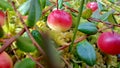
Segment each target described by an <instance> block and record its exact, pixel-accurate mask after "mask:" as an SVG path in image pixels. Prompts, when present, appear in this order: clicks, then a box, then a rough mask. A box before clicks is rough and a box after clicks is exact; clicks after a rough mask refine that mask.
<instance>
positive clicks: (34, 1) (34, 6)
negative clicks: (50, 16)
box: [27, 0, 42, 27]
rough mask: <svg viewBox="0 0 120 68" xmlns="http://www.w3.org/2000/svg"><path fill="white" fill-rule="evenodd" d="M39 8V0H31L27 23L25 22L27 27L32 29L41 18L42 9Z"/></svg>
mask: <svg viewBox="0 0 120 68" xmlns="http://www.w3.org/2000/svg"><path fill="white" fill-rule="evenodd" d="M40 6H41V5H40V1H39V0H31V2H30V10H29V15H28V21H27V26H28V27H33V26H34V25H35V24H36V22H37V21H38V20H39V19H40V17H41V16H42V9H41V7H40Z"/></svg>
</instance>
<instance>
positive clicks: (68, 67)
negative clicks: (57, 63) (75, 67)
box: [61, 57, 72, 68]
mask: <svg viewBox="0 0 120 68" xmlns="http://www.w3.org/2000/svg"><path fill="white" fill-rule="evenodd" d="M61 59H62V60H63V61H64V62H65V64H66V65H67V68H72V67H71V65H70V64H69V63H68V61H67V60H65V59H64V58H63V57H61Z"/></svg>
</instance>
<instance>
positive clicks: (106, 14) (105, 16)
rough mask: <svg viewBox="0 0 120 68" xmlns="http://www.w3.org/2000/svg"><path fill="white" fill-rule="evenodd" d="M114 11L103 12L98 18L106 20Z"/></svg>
mask: <svg viewBox="0 0 120 68" xmlns="http://www.w3.org/2000/svg"><path fill="white" fill-rule="evenodd" d="M113 12H114V11H109V12H107V13H104V14H103V15H102V16H101V17H100V20H102V21H107V20H108V17H109V15H110V14H112V13H113Z"/></svg>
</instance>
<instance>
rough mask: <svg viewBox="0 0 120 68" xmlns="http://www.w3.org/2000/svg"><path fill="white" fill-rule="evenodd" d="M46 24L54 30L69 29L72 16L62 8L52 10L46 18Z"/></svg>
mask: <svg viewBox="0 0 120 68" xmlns="http://www.w3.org/2000/svg"><path fill="white" fill-rule="evenodd" d="M47 25H48V26H49V27H50V28H51V29H52V30H56V31H66V30H69V29H70V28H71V26H72V16H71V15H70V14H69V13H67V12H65V11H63V10H54V11H52V12H51V13H50V14H49V16H48V18H47Z"/></svg>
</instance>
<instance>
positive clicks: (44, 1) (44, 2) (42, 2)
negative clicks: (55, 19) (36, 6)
mask: <svg viewBox="0 0 120 68" xmlns="http://www.w3.org/2000/svg"><path fill="white" fill-rule="evenodd" d="M40 3H41V8H42V9H44V8H45V5H46V0H40Z"/></svg>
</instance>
